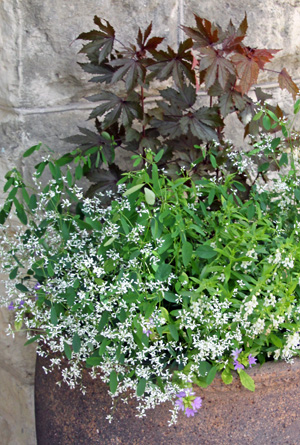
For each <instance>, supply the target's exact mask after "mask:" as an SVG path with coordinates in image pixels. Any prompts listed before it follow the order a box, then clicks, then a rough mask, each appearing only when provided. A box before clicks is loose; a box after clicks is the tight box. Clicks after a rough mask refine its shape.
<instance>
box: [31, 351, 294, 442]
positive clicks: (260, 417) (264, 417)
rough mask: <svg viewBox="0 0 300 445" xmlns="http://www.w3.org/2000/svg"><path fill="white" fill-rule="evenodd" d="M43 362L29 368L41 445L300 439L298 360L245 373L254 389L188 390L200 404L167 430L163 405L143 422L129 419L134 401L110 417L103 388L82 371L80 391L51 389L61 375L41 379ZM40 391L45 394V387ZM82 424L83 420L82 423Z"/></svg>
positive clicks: (237, 383) (132, 416)
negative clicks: (84, 388)
mask: <svg viewBox="0 0 300 445" xmlns="http://www.w3.org/2000/svg"><path fill="white" fill-rule="evenodd" d="M43 365H44V366H47V360H45V359H42V358H38V361H37V368H36V416H37V438H38V444H41V445H52V444H54V443H55V445H66V444H73V443H74V441H73V438H74V437H76V445H79V444H82V445H86V444H89V445H96V444H103V445H110V444H112V445H113V444H124V445H127V444H129V443H130V444H133V445H134V444H135V445H140V444H142V443H147V444H148V445H157V444H164V445H173V444H176V445H188V444H201V445H219V444H222V445H236V444H239V443H245V444H264V445H275V444H285V445H295V444H298V443H299V437H300V433H299V431H300V406H299V396H300V360H299V359H297V360H296V361H295V363H294V364H293V365H289V364H287V363H285V362H278V363H273V362H272V363H267V364H265V365H263V366H262V367H260V366H258V365H257V366H255V367H253V368H252V369H250V370H247V373H249V374H250V375H251V376H252V378H253V379H254V381H255V384H256V390H255V392H254V393H253V392H250V391H249V390H246V389H245V388H244V387H242V386H241V384H240V381H239V378H238V377H237V376H236V377H234V381H233V383H232V384H231V385H225V384H224V383H223V382H222V380H221V377H220V376H217V377H216V378H215V380H214V382H213V383H212V385H211V386H209V387H208V388H206V389H201V388H198V387H197V388H195V390H196V393H197V395H198V396H201V397H202V399H203V403H202V408H201V409H200V410H199V412H198V413H197V414H196V415H195V417H193V418H186V417H185V416H184V415H180V416H179V418H178V423H177V424H176V425H173V426H170V427H169V426H168V421H169V420H170V416H171V414H170V412H169V409H170V408H171V405H170V404H163V405H161V406H158V407H156V408H155V410H148V411H147V417H145V418H142V419H138V418H136V408H135V404H134V402H133V400H132V399H131V400H130V399H129V401H128V403H127V404H123V403H122V402H121V401H118V403H117V405H116V409H115V410H114V413H113V415H114V420H113V421H112V423H109V422H108V421H107V420H106V416H107V415H108V414H110V413H111V410H110V407H111V401H110V397H109V395H108V394H107V387H106V385H104V384H103V383H101V381H100V380H99V379H94V380H92V379H91V378H90V377H89V376H88V375H87V373H85V375H84V381H83V382H84V384H85V385H86V386H87V392H86V394H85V395H82V393H81V392H80V390H79V389H76V390H70V389H69V388H68V387H67V386H64V385H62V387H58V386H57V385H56V384H55V382H56V381H57V380H60V371H57V372H54V373H53V374H52V373H51V374H47V375H45V373H44V371H43V369H42V366H43ZM46 387H47V391H45V388H46ZM87 419H88V420H87Z"/></svg>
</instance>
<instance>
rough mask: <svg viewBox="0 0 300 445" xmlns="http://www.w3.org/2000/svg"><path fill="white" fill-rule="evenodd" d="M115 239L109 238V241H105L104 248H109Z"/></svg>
mask: <svg viewBox="0 0 300 445" xmlns="http://www.w3.org/2000/svg"><path fill="white" fill-rule="evenodd" d="M115 239H117V237H116V236H113V237H112V238H109V240H107V241H106V243H104V244H103V246H104V247H107V246H110V245H111V244H112V243H113V242H114V241H115Z"/></svg>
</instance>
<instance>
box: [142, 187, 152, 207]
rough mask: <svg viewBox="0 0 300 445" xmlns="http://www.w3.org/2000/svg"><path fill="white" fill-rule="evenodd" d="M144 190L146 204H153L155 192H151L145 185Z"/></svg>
mask: <svg viewBox="0 0 300 445" xmlns="http://www.w3.org/2000/svg"><path fill="white" fill-rule="evenodd" d="M144 192H145V199H146V202H147V204H149V205H152V206H153V204H155V194H154V193H153V192H152V190H150V189H148V188H147V187H145V189H144Z"/></svg>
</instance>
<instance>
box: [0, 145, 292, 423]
mask: <svg viewBox="0 0 300 445" xmlns="http://www.w3.org/2000/svg"><path fill="white" fill-rule="evenodd" d="M39 148H40V147H39V146H36V147H33V148H32V149H29V151H28V152H27V153H25V156H26V155H28V154H29V153H31V152H33V151H35V150H37V149H39ZM159 157H160V154H159V153H158V154H155V153H153V152H151V151H147V152H146V158H145V159H144V162H145V166H144V168H142V169H141V170H139V171H137V172H129V173H127V174H126V175H124V176H123V179H122V180H121V181H120V182H119V184H118V191H117V193H116V194H115V195H113V196H110V198H111V202H110V204H109V205H103V200H102V196H101V195H95V196H94V197H93V198H84V196H83V193H82V190H81V189H79V187H78V186H77V185H76V181H74V178H73V176H72V173H71V171H70V170H68V171H67V172H64V171H62V169H61V167H60V162H59V161H55V160H53V159H51V158H48V159H47V161H45V162H47V165H48V166H49V171H50V174H51V176H52V180H50V181H49V183H48V184H47V185H46V186H45V187H43V186H42V185H40V184H39V178H38V177H39V176H40V175H41V172H40V171H39V172H38V173H37V175H36V176H37V177H36V182H37V183H36V185H35V186H32V185H30V186H29V185H27V184H26V183H25V181H24V179H23V178H22V175H21V174H20V173H19V172H18V171H17V170H16V169H13V170H12V171H10V172H9V173H8V174H7V175H6V179H7V183H6V184H5V190H6V191H7V192H8V197H7V200H6V202H5V204H4V208H3V210H2V211H1V213H0V217H1V222H2V226H1V237H0V239H1V245H0V246H1V258H2V261H1V267H2V271H4V272H6V273H8V274H9V279H8V280H7V281H6V285H7V292H8V293H7V297H6V298H3V299H2V303H3V304H5V305H6V306H8V307H9V309H11V310H13V311H14V313H15V325H14V326H11V327H10V329H9V331H10V332H13V331H14V330H19V329H22V326H23V329H26V330H27V333H28V343H30V342H33V341H38V342H39V346H38V353H39V354H41V355H46V356H50V361H49V370H50V371H51V368H52V367H55V366H59V367H60V368H61V370H62V380H63V381H64V382H66V383H68V384H69V385H70V386H71V387H74V385H76V384H80V383H81V373H82V369H83V368H84V367H87V368H90V370H91V372H92V374H93V375H94V376H98V377H99V378H101V379H102V380H103V381H105V382H107V383H108V385H109V389H110V393H111V395H112V397H113V398H116V397H119V396H120V397H121V398H126V397H135V398H136V399H137V401H138V408H139V412H140V415H144V414H145V410H146V409H148V408H152V407H154V406H155V405H157V404H160V403H162V402H165V401H172V402H173V404H174V410H173V416H172V422H174V421H175V419H176V416H177V413H178V411H180V410H182V411H184V413H185V414H186V415H187V416H188V417H189V416H193V415H194V414H195V413H196V412H197V411H198V409H200V407H201V404H202V401H201V398H200V397H199V395H198V396H196V394H195V393H194V389H192V386H193V384H194V385H198V386H199V387H200V388H202V390H203V391H205V387H207V386H208V385H210V384H211V383H212V382H213V380H214V378H215V376H216V374H217V372H221V376H222V379H223V381H224V384H230V383H231V381H232V378H233V376H232V374H233V372H235V371H236V372H238V374H239V376H240V379H241V383H242V384H243V385H244V386H245V387H246V388H248V389H249V390H251V391H253V390H254V388H255V382H254V381H253V380H252V378H251V377H250V376H249V375H248V373H247V368H250V367H251V366H253V365H254V364H255V363H256V362H259V363H264V362H265V361H266V360H269V359H270V358H274V359H278V358H282V359H285V360H291V359H292V358H293V357H294V356H297V355H299V352H300V337H299V329H300V320H299V305H300V287H299V280H300V264H299V258H300V247H299V241H300V239H299V234H300V232H299V228H300V221H299V202H300V201H299V199H300V196H299V193H298V192H297V190H298V187H299V184H298V182H299V181H293V182H290V181H289V176H287V181H285V178H282V180H281V183H280V184H279V185H280V186H279V187H278V189H277V188H276V187H273V188H272V189H271V191H269V192H267V191H264V192H263V193H262V194H260V193H259V190H257V189H256V186H254V187H253V190H251V194H250V199H248V200H245V202H242V201H241V200H240V198H239V197H238V196H237V193H236V192H237V188H238V184H239V183H238V182H237V181H236V177H235V176H234V175H227V176H226V177H225V178H217V176H216V175H214V177H212V178H210V179H209V178H208V179H206V178H203V179H201V180H196V181H194V180H193V179H192V178H191V171H186V172H183V173H182V175H181V176H178V177H177V178H176V179H171V178H168V176H166V175H165V174H164V173H163V172H161V171H160V169H159V167H158V165H157V162H158V161H159ZM44 167H45V168H46V165H45V166H44ZM38 169H39V167H38ZM281 184H285V187H284V188H282V186H281ZM18 191H21V192H22V197H23V200H24V202H23V203H22V202H21V201H20V199H19V198H18V194H17V193H18ZM109 194H110V195H112V193H109ZM12 204H14V205H15V207H16V215H17V217H18V218H19V220H20V221H21V223H22V224H23V226H22V227H20V228H19V229H18V230H16V231H15V233H14V234H13V235H12V234H11V232H10V231H9V230H8V228H9V227H8V225H7V222H8V221H9V220H6V219H7V217H8V216H9V213H10V211H11V208H12ZM74 204H76V206H74ZM74 207H75V211H74ZM72 209H73V210H72ZM5 220H6V222H5ZM53 354H54V356H53ZM66 359H67V361H66ZM83 389H84V388H83ZM108 418H109V419H110V418H111V416H108Z"/></svg>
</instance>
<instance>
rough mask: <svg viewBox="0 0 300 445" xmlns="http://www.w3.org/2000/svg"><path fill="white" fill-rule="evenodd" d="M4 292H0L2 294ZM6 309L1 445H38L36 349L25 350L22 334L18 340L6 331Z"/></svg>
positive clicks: (0, 318) (0, 324)
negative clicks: (36, 426) (35, 417)
mask: <svg viewBox="0 0 300 445" xmlns="http://www.w3.org/2000/svg"><path fill="white" fill-rule="evenodd" d="M2 292H3V290H1V293H2ZM10 319H11V314H10V313H9V312H8V311H7V309H4V308H1V309H0V354H1V360H0V390H1V391H0V392H1V400H0V443H1V445H19V444H20V445H21V444H22V445H35V443H36V439H35V437H36V436H35V423H34V364H35V348H34V346H33V345H29V346H26V348H25V347H24V343H25V342H26V336H25V335H24V334H23V333H19V334H18V335H16V337H15V339H13V338H12V337H8V336H7V335H6V333H5V329H6V327H7V326H8V323H9V322H10V321H11V320H10Z"/></svg>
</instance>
